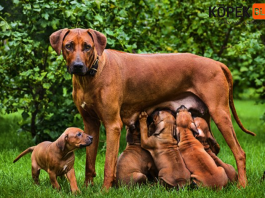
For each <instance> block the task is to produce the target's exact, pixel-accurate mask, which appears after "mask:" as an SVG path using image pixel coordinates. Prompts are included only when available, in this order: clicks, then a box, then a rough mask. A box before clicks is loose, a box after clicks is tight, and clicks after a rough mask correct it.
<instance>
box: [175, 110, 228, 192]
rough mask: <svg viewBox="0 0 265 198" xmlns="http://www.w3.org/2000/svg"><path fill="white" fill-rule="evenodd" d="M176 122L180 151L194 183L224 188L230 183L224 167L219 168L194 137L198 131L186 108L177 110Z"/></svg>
mask: <svg viewBox="0 0 265 198" xmlns="http://www.w3.org/2000/svg"><path fill="white" fill-rule="evenodd" d="M176 120H177V137H178V139H179V144H178V145H179V151H180V153H181V156H182V158H183V160H184V162H185V164H186V166H187V168H188V169H189V171H190V172H191V178H192V179H193V181H194V182H195V183H196V184H197V185H202V186H205V187H211V188H218V189H221V188H222V187H224V186H225V185H226V184H227V182H228V178H227V175H226V173H225V171H224V169H223V168H222V167H217V165H216V164H215V162H214V160H213V159H212V158H211V156H209V155H208V153H207V152H206V151H205V150H204V147H203V145H202V144H201V143H200V142H199V140H197V139H196V138H195V137H194V133H195V134H196V135H197V133H198V131H197V128H196V126H195V124H194V122H193V119H192V117H191V114H190V113H189V112H188V111H187V109H186V107H185V106H181V107H180V108H179V109H178V110H177V118H176Z"/></svg>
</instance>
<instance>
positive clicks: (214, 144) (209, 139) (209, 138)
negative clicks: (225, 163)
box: [207, 131, 220, 155]
mask: <svg viewBox="0 0 265 198" xmlns="http://www.w3.org/2000/svg"><path fill="white" fill-rule="evenodd" d="M207 142H208V144H209V145H210V149H211V150H212V152H214V154H215V155H217V154H218V153H219V151H220V146H219V144H218V143H217V142H216V140H215V139H214V137H213V136H212V134H211V132H210V131H208V132H207Z"/></svg>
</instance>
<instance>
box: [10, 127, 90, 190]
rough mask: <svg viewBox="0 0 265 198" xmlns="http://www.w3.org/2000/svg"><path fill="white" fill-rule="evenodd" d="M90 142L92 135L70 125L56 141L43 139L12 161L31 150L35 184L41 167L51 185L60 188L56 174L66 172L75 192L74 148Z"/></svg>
mask: <svg viewBox="0 0 265 198" xmlns="http://www.w3.org/2000/svg"><path fill="white" fill-rule="evenodd" d="M91 143H92V137H91V136H89V135H87V134H85V133H84V132H83V130H82V129H79V128H75V127H70V128H67V129H66V130H65V131H64V133H63V134H62V135H61V136H60V137H59V138H58V139H57V140H56V141H54V142H49V141H45V142H42V143H40V144H38V145H36V146H32V147H30V148H28V149H26V150H25V151H23V152H22V153H21V154H19V156H18V157H17V158H16V159H15V160H14V161H13V162H14V163H15V162H16V161H17V160H19V159H20V158H21V157H22V156H23V155H25V154H27V153H29V152H32V154H31V165H32V178H33V180H34V182H35V183H36V184H39V174H40V170H41V169H43V170H45V171H46V172H47V173H48V174H49V177H50V181H51V183H52V186H53V187H54V188H56V189H58V190H60V185H59V184H58V182H57V176H62V175H64V174H66V176H67V178H68V180H69V182H70V187H71V191H72V192H73V193H75V192H77V191H79V189H78V187H77V182H76V177H75V171H74V161H75V155H74V150H75V149H77V148H80V147H85V146H88V145H90V144H91Z"/></svg>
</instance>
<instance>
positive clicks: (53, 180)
mask: <svg viewBox="0 0 265 198" xmlns="http://www.w3.org/2000/svg"><path fill="white" fill-rule="evenodd" d="M48 174H49V177H50V181H51V184H52V187H53V188H55V189H57V190H61V187H60V185H59V183H58V181H57V176H56V174H55V173H54V172H52V171H50V170H48Z"/></svg>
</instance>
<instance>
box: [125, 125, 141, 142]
mask: <svg viewBox="0 0 265 198" xmlns="http://www.w3.org/2000/svg"><path fill="white" fill-rule="evenodd" d="M125 128H126V141H127V142H128V143H129V144H134V143H140V142H141V137H140V128H139V122H136V123H135V125H133V126H125Z"/></svg>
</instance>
